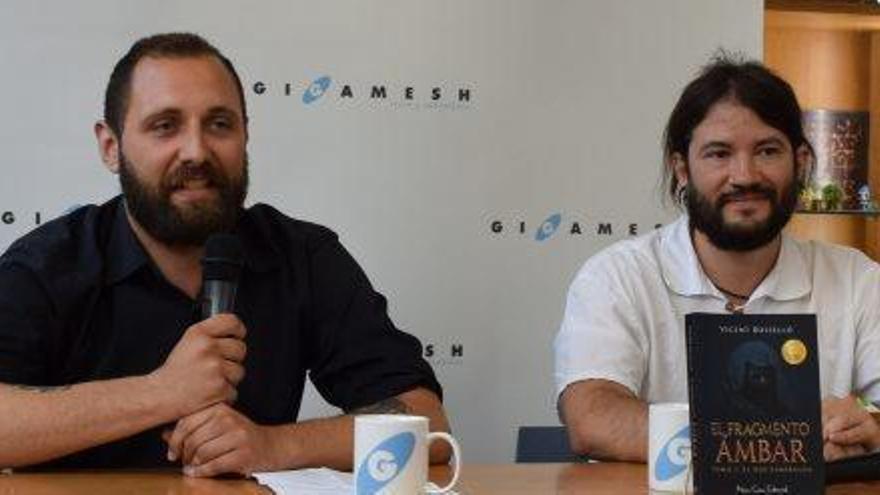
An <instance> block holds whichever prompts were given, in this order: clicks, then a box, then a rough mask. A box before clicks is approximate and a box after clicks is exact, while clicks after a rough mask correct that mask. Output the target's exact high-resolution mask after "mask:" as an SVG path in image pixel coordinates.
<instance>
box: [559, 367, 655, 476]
mask: <svg viewBox="0 0 880 495" xmlns="http://www.w3.org/2000/svg"><path fill="white" fill-rule="evenodd" d="M561 412H562V416H563V419H564V422H565V423H566V425H567V427H568V430H569V438H570V439H571V446H572V449H573V450H574V451H575V452H577V453H579V454H585V455H588V456H590V457H592V458H596V459H608V460H618V461H635V462H645V460H646V459H647V457H648V406H647V404H645V403H644V402H642V401H640V400H639V399H638V398H636V397H635V396H633V395H632V394H631V393H630V392H629V391H628V390H627V389H626V388H625V387H623V386H622V385H619V384H616V383H613V382H609V381H605V380H588V381H585V382H578V383H574V384H572V385H570V386H569V387H568V388H567V389H566V390H565V392H564V393H563V397H562V402H561Z"/></svg>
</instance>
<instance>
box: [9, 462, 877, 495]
mask: <svg viewBox="0 0 880 495" xmlns="http://www.w3.org/2000/svg"><path fill="white" fill-rule="evenodd" d="M448 475H449V468H446V467H434V468H431V479H432V480H434V481H435V482H438V483H440V482H443V481H444V480H445V479H447V477H448ZM456 490H457V491H458V492H459V493H460V494H462V495H479V494H484V493H485V494H505V495H518V494H523V495H525V494H529V495H536V494H545V493H546V494H578V495H606V494H607V495H628V494H638V495H645V494H646V493H647V492H648V488H647V480H646V473H645V466H644V465H641V464H623V463H601V464H503V465H483V464H470V465H465V467H464V470H463V471H462V478H461V480H460V481H459V484H458V486H457V487H456ZM270 493H271V492H270V491H269V490H268V489H267V488H265V487H261V486H259V485H258V484H257V483H256V482H254V481H250V480H240V479H239V480H235V479H223V480H216V479H193V478H187V477H184V476H182V475H180V474H178V473H176V472H172V471H117V472H67V473H45V474H44V473H41V474H30V473H16V474H11V475H0V494H2V495H19V494H26V495H62V494H63V495H80V494H82V495H86V494H88V495H104V494H114V495H115V494H146V495H150V494H162V495H208V494H210V495H227V494H252V495H269V494H270ZM876 493H880V481H878V482H872V483H848V484H842V485H832V486H829V487H828V489H827V495H861V494H876Z"/></svg>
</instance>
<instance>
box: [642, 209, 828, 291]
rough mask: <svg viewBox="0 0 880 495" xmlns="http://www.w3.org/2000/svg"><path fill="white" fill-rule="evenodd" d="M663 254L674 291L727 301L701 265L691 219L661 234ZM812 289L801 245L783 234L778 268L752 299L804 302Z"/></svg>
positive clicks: (665, 271)
mask: <svg viewBox="0 0 880 495" xmlns="http://www.w3.org/2000/svg"><path fill="white" fill-rule="evenodd" d="M659 253H660V255H659V259H660V270H661V272H662V275H663V280H664V282H665V283H666V286H667V287H669V289H670V290H672V291H673V292H675V293H677V294H680V295H682V296H699V295H709V296H716V297H722V298H723V297H724V296H723V295H722V294H721V292H720V291H719V290H718V289H716V288H715V286H714V285H713V284H712V281H711V280H709V277H708V276H706V273H705V272H704V271H703V267H702V265H700V261H699V259H698V258H697V253H696V251H695V250H694V244H693V240H692V238H691V231H690V225H689V221H688V217H687V215H682V216H681V217H679V219H678V220H676V221H675V222H674V223H673V224H672V225H670V226H668V227H666V228H664V229H663V230H662V231H661V233H660V247H659ZM811 289H812V284H811V281H810V278H809V273H808V272H807V263H806V261H805V260H804V253H803V252H802V251H801V249H800V246H799V244H798V243H797V241H795V240H793V239H791V238H789V237H788V236H786V235H785V234H783V235H782V246H781V247H780V251H779V257H778V258H777V260H776V264H775V265H774V266H773V269H772V270H770V273H768V274H767V276H766V277H765V278H764V280H763V281H762V282H761V284H760V285H758V287H757V288H756V289H755V292H754V293H753V294H752V297H751V298H750V299H753V300H754V299H758V298H759V297H764V296H766V297H769V298H771V299H775V300H778V301H785V300H791V299H797V298H800V297H802V296H804V295H806V294H808V293H809V292H810V290H811Z"/></svg>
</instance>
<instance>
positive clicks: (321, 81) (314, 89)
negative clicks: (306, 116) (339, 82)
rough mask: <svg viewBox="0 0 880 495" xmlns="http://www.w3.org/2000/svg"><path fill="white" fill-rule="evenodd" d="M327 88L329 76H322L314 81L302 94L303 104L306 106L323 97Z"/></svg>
mask: <svg viewBox="0 0 880 495" xmlns="http://www.w3.org/2000/svg"><path fill="white" fill-rule="evenodd" d="M329 87H330V76H324V77H319V78H318V79H315V80H314V81H312V84H310V85H309V87H308V88H307V89H306V91H305V92H304V93H303V103H305V104H306V105H308V104H309V103H312V102H314V101H316V100H318V99H319V98H321V97H322V96H324V93H326V92H327V88H329Z"/></svg>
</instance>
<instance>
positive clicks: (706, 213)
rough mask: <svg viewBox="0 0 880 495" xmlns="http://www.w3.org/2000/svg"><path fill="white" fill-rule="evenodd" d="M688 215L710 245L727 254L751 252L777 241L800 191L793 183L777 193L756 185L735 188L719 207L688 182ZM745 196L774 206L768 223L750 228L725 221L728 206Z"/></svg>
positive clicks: (723, 198) (774, 190) (692, 225)
mask: <svg viewBox="0 0 880 495" xmlns="http://www.w3.org/2000/svg"><path fill="white" fill-rule="evenodd" d="M686 191H687V200H686V205H687V211H688V215H689V217H690V227H691V229H697V230H699V231H700V232H702V233H704V234H705V235H706V237H708V238H709V241H710V242H711V243H712V244H713V245H715V247H717V248H718V249H721V250H724V251H740V252H742V251H751V250H753V249H757V248H759V247H762V246H766V245H767V244H769V243H770V242H771V241H773V240H774V239H776V236H778V235H779V233H780V232H781V231H782V228H783V227H785V225H786V224H787V223H788V221H789V219H791V215H792V213H793V212H794V209H795V206H796V205H797V199H798V192H799V191H798V187H797V185H796V184H795V183H791V184H789V185H788V186H786V187H785V189H783V190H782V192H781V193H779V192H777V191H776V189H774V188H773V187H771V186H766V185H761V184H753V185H749V186H744V187H740V186H735V188H734V190H733V191H731V192H729V193H725V194H722V195H721V196H720V197H719V198H718V200H717V201H716V202H715V204H712V202H711V201H710V200H709V198H707V197H706V196H704V195H703V194H702V193H700V192H699V191H698V190H697V189H696V188H695V187H694V186H693V183H691V182H688V185H687V186H686ZM743 194H750V195H760V196H762V197H763V198H765V199H766V200H767V201H769V202H770V216H768V217H767V219H766V220H764V221H762V222H759V223H756V224H753V225H748V226H739V225H731V224H728V223H726V222H725V221H724V213H723V209H724V205H725V204H727V203H728V202H729V201H731V200H733V199H736V198H737V197H738V196H740V195H743Z"/></svg>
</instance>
